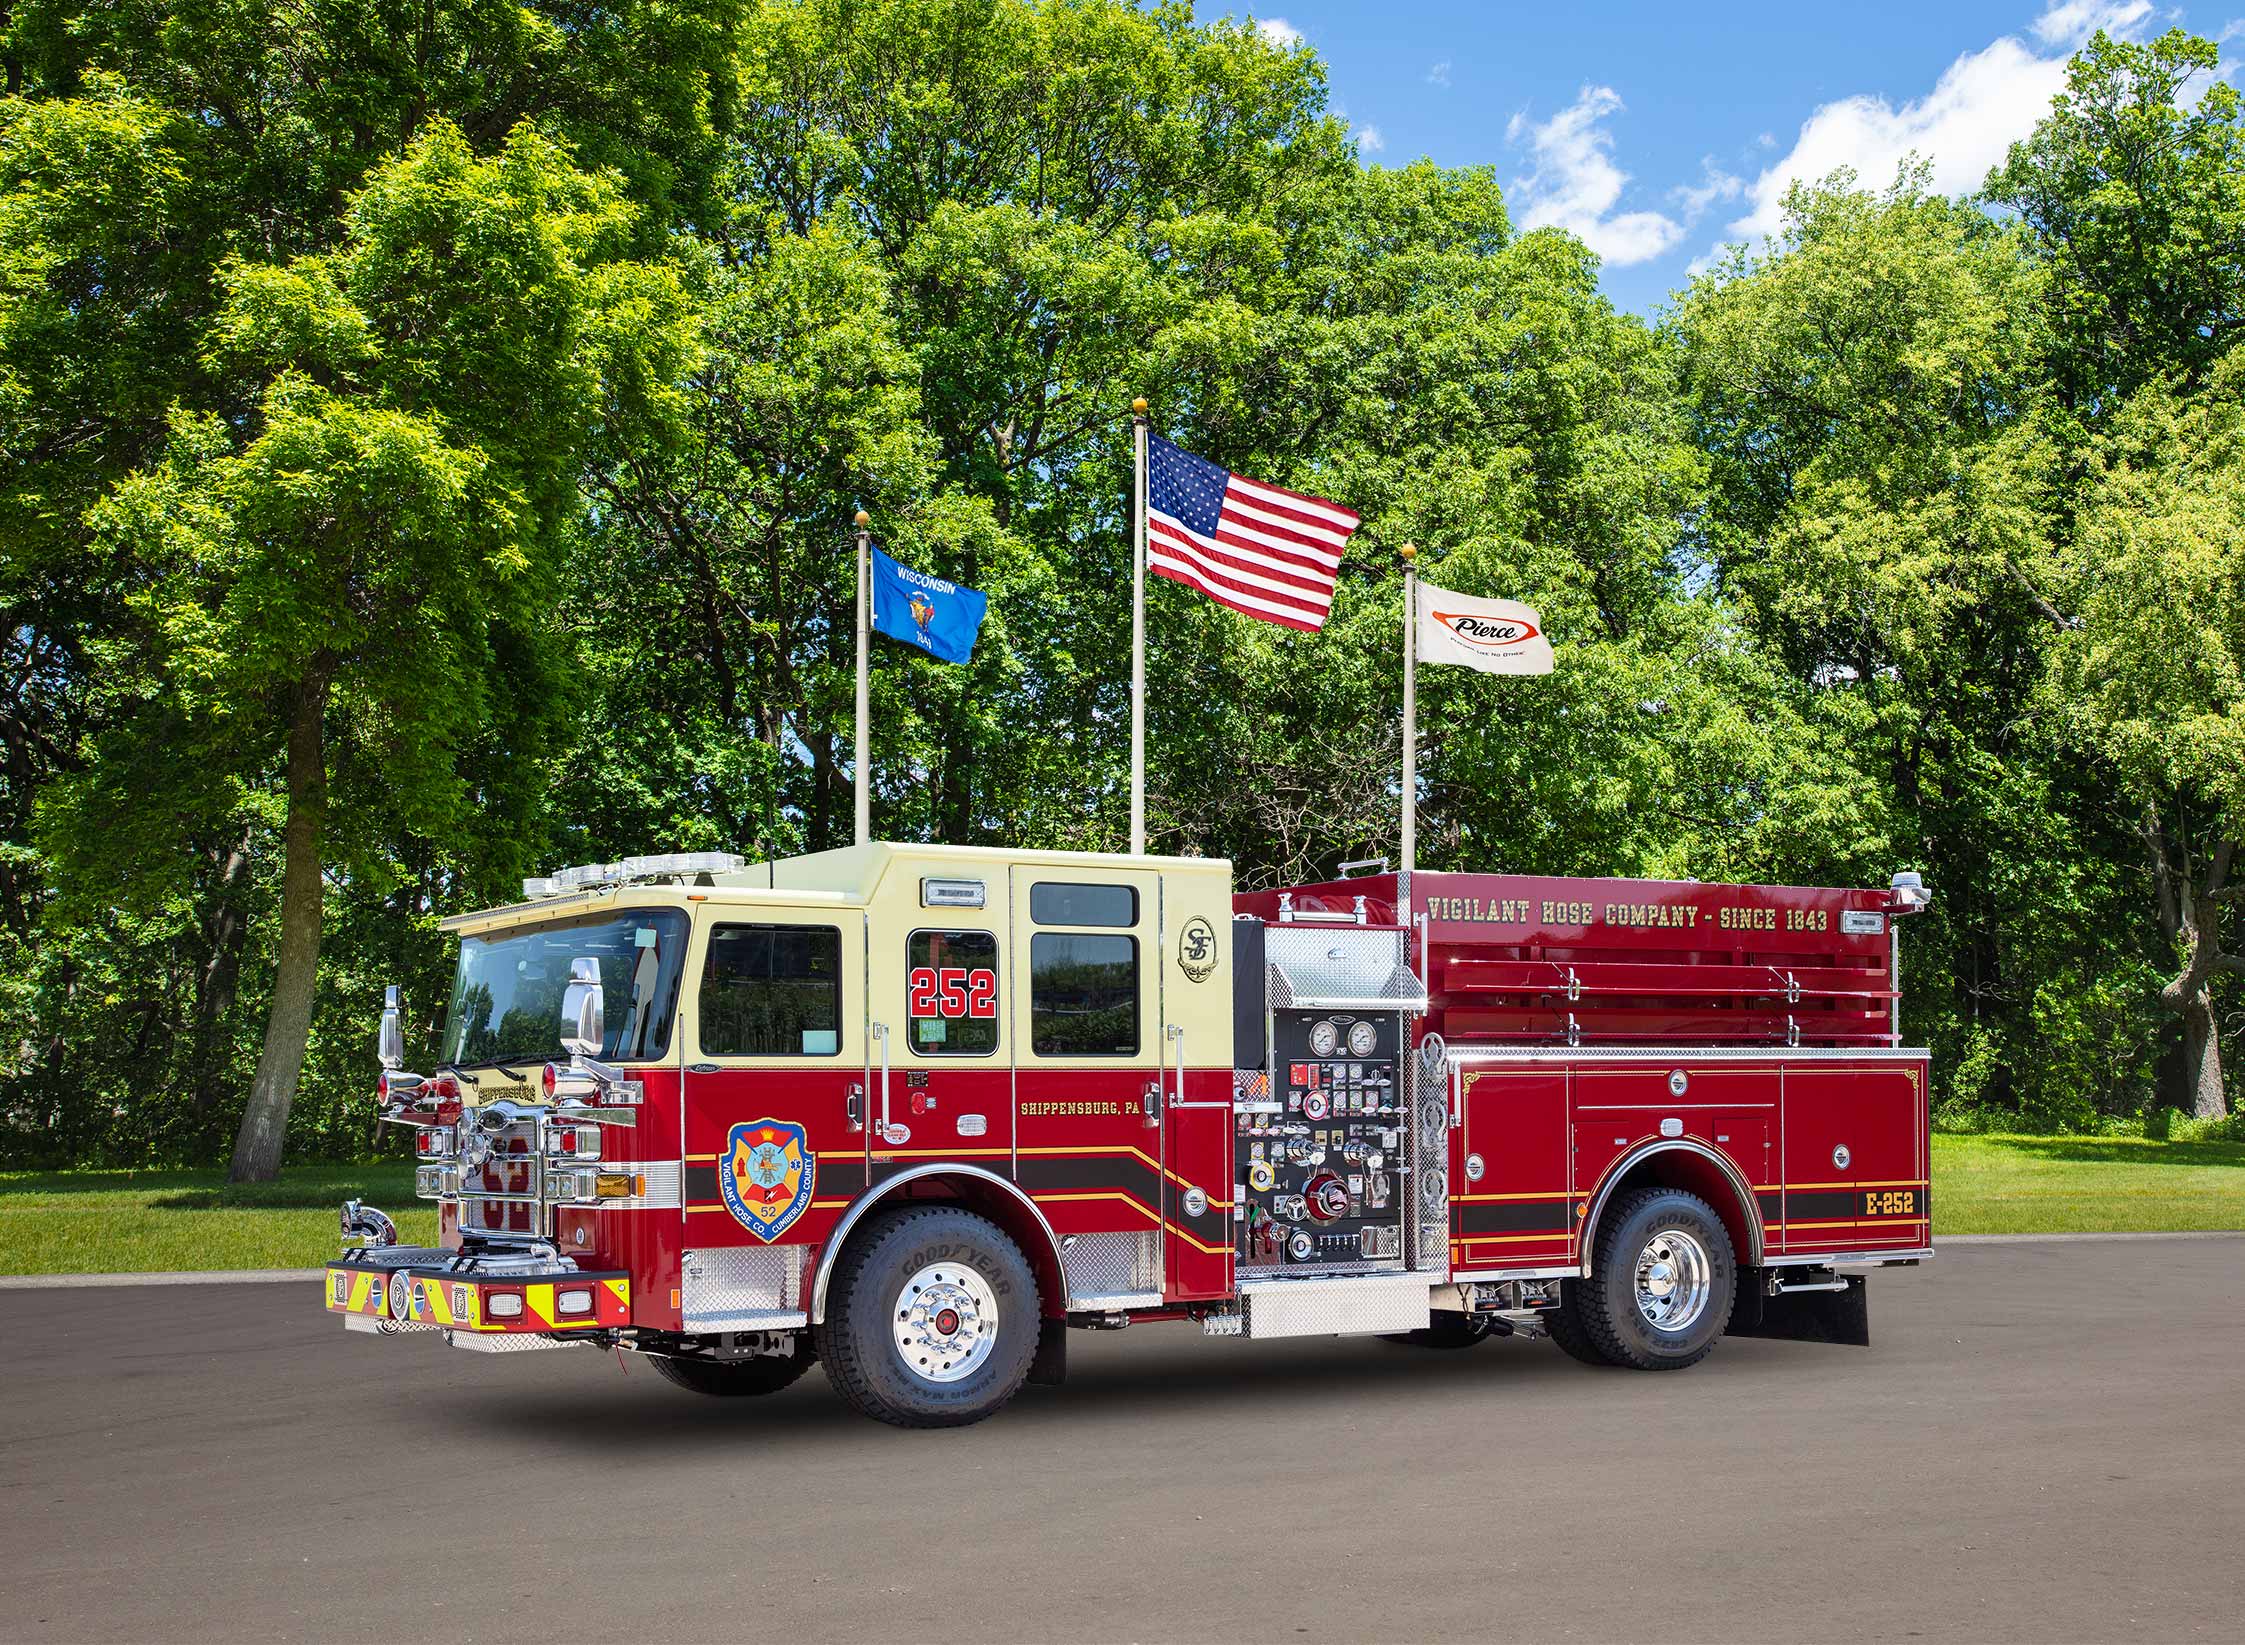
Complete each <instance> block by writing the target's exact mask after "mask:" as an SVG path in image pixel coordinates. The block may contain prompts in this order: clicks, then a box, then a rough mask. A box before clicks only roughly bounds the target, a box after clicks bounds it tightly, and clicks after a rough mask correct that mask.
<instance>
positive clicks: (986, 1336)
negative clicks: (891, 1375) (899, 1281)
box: [891, 1262, 998, 1382]
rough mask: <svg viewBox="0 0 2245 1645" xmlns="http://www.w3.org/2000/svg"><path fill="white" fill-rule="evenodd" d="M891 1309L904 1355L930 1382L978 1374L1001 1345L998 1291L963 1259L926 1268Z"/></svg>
mask: <svg viewBox="0 0 2245 1645" xmlns="http://www.w3.org/2000/svg"><path fill="white" fill-rule="evenodd" d="M891 1312H892V1314H893V1315H894V1316H895V1317H894V1320H893V1327H894V1331H895V1335H896V1351H897V1355H898V1357H899V1358H901V1359H902V1360H903V1361H904V1368H905V1369H906V1370H908V1371H910V1372H911V1373H912V1374H913V1375H914V1376H916V1377H920V1378H923V1379H924V1380H926V1381H928V1382H957V1381H959V1380H960V1379H961V1378H962V1377H969V1376H972V1375H973V1374H974V1373H975V1372H976V1371H978V1370H980V1369H981V1367H982V1363H983V1361H984V1360H987V1359H988V1358H989V1357H990V1351H991V1349H993V1348H994V1347H996V1346H997V1342H998V1298H997V1294H996V1293H995V1292H993V1291H992V1290H991V1289H990V1283H989V1281H987V1280H985V1279H984V1278H983V1277H982V1276H981V1275H980V1274H978V1273H976V1272H975V1271H974V1270H973V1269H972V1268H969V1267H967V1266H965V1265H964V1264H963V1263H955V1262H937V1263H931V1264H929V1265H928V1266H927V1267H925V1268H923V1269H921V1270H920V1271H919V1272H918V1273H916V1274H914V1275H913V1276H912V1277H911V1278H910V1279H908V1280H906V1281H905V1282H904V1287H903V1289H902V1290H900V1291H899V1292H898V1293H897V1298H896V1307H895V1308H894V1309H892V1310H891Z"/></svg>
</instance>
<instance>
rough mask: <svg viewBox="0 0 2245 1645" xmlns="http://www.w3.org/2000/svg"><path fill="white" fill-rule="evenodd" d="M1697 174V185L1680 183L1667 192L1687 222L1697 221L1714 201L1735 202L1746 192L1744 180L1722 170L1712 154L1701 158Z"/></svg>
mask: <svg viewBox="0 0 2245 1645" xmlns="http://www.w3.org/2000/svg"><path fill="white" fill-rule="evenodd" d="M1699 173H1700V179H1699V181H1698V182H1697V183H1682V184H1679V185H1677V186H1676V187H1675V188H1672V189H1670V190H1669V191H1668V198H1669V199H1671V200H1673V201H1675V202H1676V203H1677V204H1678V205H1680V206H1682V207H1683V208H1684V216H1685V218H1686V219H1687V220H1688V221H1697V220H1698V218H1699V215H1700V213H1702V212H1704V211H1705V210H1706V209H1707V208H1708V207H1709V206H1711V205H1713V204H1714V203H1715V202H1716V201H1718V200H1735V199H1737V198H1738V197H1739V196H1740V195H1742V194H1744V193H1745V192H1746V179H1745V178H1743V177H1734V176H1732V175H1731V174H1730V173H1729V172H1727V171H1725V170H1723V168H1722V167H1720V166H1718V165H1717V164H1715V157H1714V156H1713V155H1712V154H1708V155H1703V156H1701V158H1700V162H1699Z"/></svg>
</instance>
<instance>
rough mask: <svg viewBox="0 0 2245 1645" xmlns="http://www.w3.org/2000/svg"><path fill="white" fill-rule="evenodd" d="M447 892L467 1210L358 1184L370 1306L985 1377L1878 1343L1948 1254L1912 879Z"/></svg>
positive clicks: (415, 1128)
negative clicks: (1930, 1111)
mask: <svg viewBox="0 0 2245 1645" xmlns="http://www.w3.org/2000/svg"><path fill="white" fill-rule="evenodd" d="M525 892H526V900H525V901H523V902H521V903H517V904H514V905H511V906H508V907H502V908H493V909H488V910H485V911H483V912H480V913H475V914H466V915H462V916H460V917H458V918H455V919H452V920H449V921H447V922H446V924H447V927H448V928H449V929H450V930H452V931H455V932H457V933H458V935H459V938H460V954H459V961H458V966H457V970H456V973H455V976H454V980H453V985H452V992H451V998H450V1000H449V1001H448V1003H447V1005H446V1008H445V1012H444V1016H443V1020H442V1027H441V1037H440V1040H439V1043H438V1046H437V1048H436V1052H435V1056H434V1058H433V1059H432V1061H431V1063H430V1064H429V1066H431V1067H432V1068H433V1071H432V1072H430V1073H427V1074H414V1073H407V1072H405V1071H404V1070H403V1068H402V1063H403V1060H404V1058H403V1043H402V1033H401V1030H400V1026H399V1011H398V1003H397V1000H396V997H395V991H394V990H393V991H392V997H391V999H390V1002H389V1008H388V1009H387V1010H386V1011H385V1012H384V1016H383V1025H382V1060H383V1064H384V1070H385V1071H384V1073H383V1075H382V1079H381V1086H380V1101H381V1104H382V1113H383V1117H384V1118H385V1119H386V1120H388V1121H390V1122H392V1123H394V1124H397V1125H400V1126H404V1127H407V1128H409V1129H410V1130H411V1132H412V1133H413V1136H414V1139H415V1146H416V1149H417V1152H418V1158H419V1165H418V1169H417V1189H418V1192H419V1194H420V1196H421V1197H422V1198H424V1199H429V1200H433V1201H435V1202H436V1205H437V1207H438V1211H439V1226H440V1228H441V1238H440V1242H439V1244H438V1245H436V1246H433V1247H426V1248H413V1247H406V1246H401V1245H399V1244H398V1243H397V1242H396V1232H395V1228H394V1225H393V1224H392V1223H391V1220H390V1219H389V1218H388V1217H386V1216H384V1215H383V1214H382V1213H381V1212H379V1211H376V1210H373V1209H371V1208H368V1207H364V1206H361V1205H358V1204H356V1203H353V1204H349V1205H346V1206H345V1207H344V1211H343V1222H344V1230H345V1234H346V1243H353V1242H355V1243H353V1248H351V1249H348V1250H346V1251H345V1252H344V1254H343V1255H341V1256H340V1257H339V1258H338V1259H337V1260H336V1261H335V1262H334V1263H332V1264H331V1265H330V1266H329V1267H328V1269H327V1271H326V1287H327V1307H328V1308H329V1309H330V1310H331V1311H333V1312H335V1313H338V1314H340V1315H342V1316H343V1318H344V1323H345V1324H346V1325H347V1326H349V1327H351V1328H353V1329H355V1330H361V1331H368V1332H374V1333H379V1334H385V1335H387V1334H396V1333H404V1332H436V1333H441V1334H442V1335H443V1337H444V1339H445V1340H446V1341H448V1342H449V1343H451V1344H452V1345H453V1346H455V1347H460V1348H471V1349H477V1350H481V1351H485V1352H509V1351H517V1350H524V1349H550V1348H562V1347H567V1346H571V1345H583V1344H594V1345H599V1346H602V1347H608V1348H617V1349H625V1350H630V1351H633V1352H636V1353H638V1354H641V1355H643V1356H645V1357H646V1359H647V1361H648V1363H649V1364H651V1365H652V1366H654V1367H655V1368H656V1370H658V1371H659V1372H660V1373H661V1374H662V1375H663V1376H664V1377H666V1378H667V1379H669V1380H670V1381H672V1382H674V1383H676V1384H678V1385H679V1386H681V1387H684V1388H687V1389H691V1390H693V1391H695V1392H698V1393H705V1394H722V1395H745V1394H764V1393H771V1392H773V1391H775V1390H777V1389H780V1388H784V1387H786V1386H787V1385H788V1384H789V1383H791V1382H793V1381H794V1380H795V1379H796V1378H797V1377H798V1376H800V1375H801V1374H802V1373H803V1371H804V1370H805V1369H806V1368H807V1367H808V1366H809V1365H810V1363H811V1362H812V1361H813V1360H814V1359H816V1360H823V1361H824V1362H825V1364H826V1368H827V1372H828V1374H829V1376H830V1377H831V1378H832V1380H833V1382H834V1385H835V1387H836V1388H837V1389H839V1390H840V1391H841V1393H842V1395H843V1397H844V1398H845V1399H846V1400H848V1401H849V1402H850V1403H851V1404H852V1405H854V1406H856V1407H857V1408H858V1409H859V1410H861V1411H863V1412H865V1413H866V1414H868V1415H870V1416H874V1417H878V1418H880V1419H882V1420H884V1421H887V1422H892V1423H897V1424H901V1425H907V1426H937V1425H946V1424H955V1423H964V1422H971V1421H975V1420H977V1419H979V1418H981V1417H985V1416H988V1415H989V1414H991V1413H992V1412H993V1411H995V1410H997V1409H998V1408H999V1407H1000V1406H1001V1405H1003V1404H1004V1403H1005V1402H1006V1401H1007V1400H1008V1399H1009V1398H1011V1397H1012V1396H1013V1394H1014V1393H1015V1391H1016V1390H1017V1389H1019V1388H1020V1386H1021V1385H1022V1383H1023V1382H1025V1381H1041V1382H1057V1381H1059V1380H1061V1378H1062V1376H1063V1374H1064V1370H1065V1363H1066V1343H1067V1331H1068V1329H1069V1328H1070V1327H1076V1328H1092V1329H1113V1328H1116V1327H1119V1326H1122V1325H1126V1324H1128V1323H1131V1322H1132V1321H1144V1320H1155V1319H1167V1320H1174V1321H1188V1322H1195V1323H1197V1324H1198V1325H1199V1326H1200V1328H1201V1329H1202V1330H1203V1331H1205V1332H1207V1333H1209V1334H1211V1335H1217V1336H1245V1337H1282V1336H1300V1335H1312V1334H1315V1335H1342V1334H1351V1333H1368V1334H1372V1333H1376V1334H1381V1335H1386V1336H1391V1337H1395V1338H1399V1339H1402V1340H1406V1341H1409V1342H1414V1343H1419V1344H1424V1345H1426V1346H1429V1347H1438V1348H1439V1347H1462V1346H1466V1345H1469V1344H1472V1343H1474V1342H1477V1341H1479V1340H1480V1339H1482V1338H1483V1337H1485V1336H1489V1335H1492V1334H1496V1335H1524V1336H1531V1337H1532V1336H1549V1337H1550V1338H1551V1339H1552V1340H1553V1341H1554V1342H1555V1343H1557V1344H1558V1345H1559V1347H1560V1348H1561V1349H1563V1350H1564V1351H1566V1352H1567V1353H1569V1354H1571V1355H1573V1356H1574V1357H1575V1358H1577V1359H1580V1360H1584V1361H1587V1362H1591V1363H1600V1364H1615V1365H1623V1366H1631V1367H1635V1368H1637V1369H1640V1370H1670V1369H1676V1368H1679V1367H1683V1366H1687V1365H1690V1364H1693V1363H1694V1362H1696V1361H1698V1360H1699V1359H1701V1358H1703V1357H1705V1355H1706V1354H1707V1353H1708V1352H1709V1350H1710V1349H1711V1348H1712V1347H1713V1346H1714V1344H1715V1341H1716V1339H1717V1338H1719V1337H1720V1336H1722V1335H1723V1334H1724V1333H1725V1332H1726V1331H1727V1332H1729V1333H1730V1334H1733V1335H1739V1334H1758V1335H1772V1336H1793V1337H1807V1338H1813V1339H1818V1340H1825V1341H1833V1342H1852V1343H1863V1342H1866V1341H1867V1340H1868V1329H1869V1323H1868V1313H1867V1307H1866V1298H1865V1276H1866V1273H1867V1271H1868V1270H1869V1269H1870V1268H1872V1267H1878V1266H1895V1265H1911V1264H1915V1263H1917V1262H1920V1261H1922V1260H1923V1259H1925V1258H1926V1257H1928V1256H1930V1255H1931V1254H1932V1247H1931V1238H1930V1224H1929V1222H1928V1215H1929V1204H1928V1190H1929V1182H1928V1136H1927V1132H1928V1115H1927V1105H1926V1072H1927V1069H1926V1057H1925V1054H1924V1053H1923V1052H1922V1051H1917V1050H1912V1049H1909V1048H1908V1047H1906V1046H1905V1045H1904V1044H1903V1037H1902V1029H1901V1018H1900V1012H1899V1007H1898V999H1899V986H1898V985H1899V976H1900V962H1899V949H1898V946H1897V937H1896V926H1897V922H1898V920H1899V919H1900V918H1901V917H1902V916H1904V915H1906V914H1909V913H1911V912H1913V911H1914V910H1916V909H1917V908H1920V907H1922V906H1923V905H1924V903H1925V901H1926V893H1925V892H1924V890H1923V889H1922V887H1921V886H1920V884H1919V883H1918V880H1917V878H1916V876H1914V875H1908V874H1899V875H1896V876H1895V880H1894V883H1893V885H1891V886H1890V887H1888V888H1886V889H1884V890H1814V889H1804V888H1796V887H1775V886H1741V885H1703V884H1699V883H1696V882H1673V881H1640V880H1591V879H1543V878H1525V877H1518V876H1510V875H1497V874H1437V873H1419V874H1412V875H1402V874H1393V873H1387V872H1378V873H1372V874H1365V875H1358V876H1356V877H1349V878H1342V879H1338V880H1334V881H1331V882H1328V883H1324V884H1317V885H1304V886H1298V887H1295V888H1292V889H1290V890H1282V891H1268V892H1255V893H1247V894H1238V895H1235V894H1234V893H1233V891H1232V887H1231V874H1230V865H1229V864H1227V863H1224V862H1221V861H1213V860H1203V859H1196V858H1174V857H1151V856H1148V857H1138V856H1119V855H1091V854H1080V853H1069V852H1053V851H1000V850H983V849H967V848H960V847H944V846H921V845H887V844H869V845H863V846H856V847H851V848H848V849H844V850H839V851H828V852H821V853H818V854H815V855H811V856H806V857H798V858H793V859H790V860H787V861H781V862H770V863H757V864H753V865H751V864H745V863H743V862H741V861H740V860H739V859H737V858H732V857H725V856H715V855H695V856H670V857H648V858H635V859H631V860H628V861H625V862H622V863H611V864H600V865H594V866H589V867H584V868H577V869H572V870H569V871H567V872H565V873H562V874H560V875H557V876H554V877H553V878H551V879H546V880H534V881H531V882H528V883H527V885H526V886H525Z"/></svg>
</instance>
